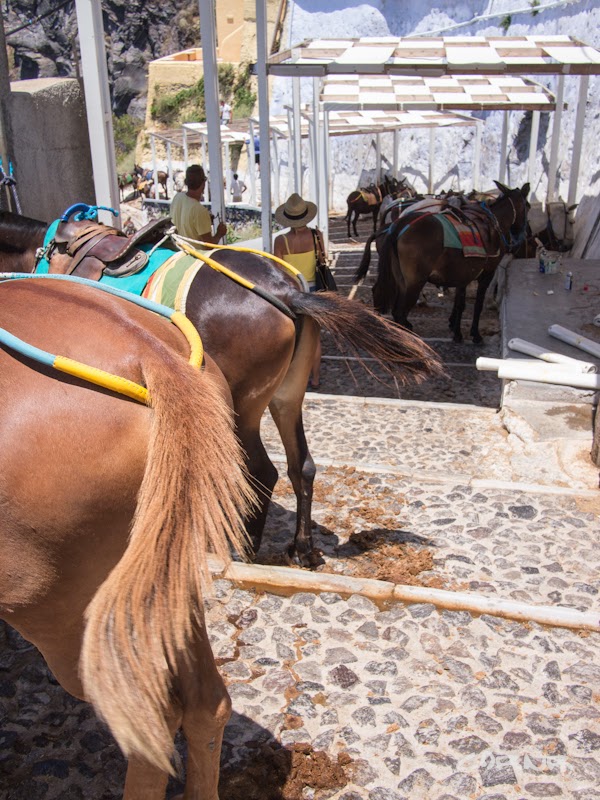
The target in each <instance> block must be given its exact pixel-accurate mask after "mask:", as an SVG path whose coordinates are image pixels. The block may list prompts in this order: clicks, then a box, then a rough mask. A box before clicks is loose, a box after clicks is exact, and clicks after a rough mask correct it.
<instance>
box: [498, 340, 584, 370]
mask: <svg viewBox="0 0 600 800" xmlns="http://www.w3.org/2000/svg"><path fill="white" fill-rule="evenodd" d="M508 346H509V348H510V349H511V350H516V351H517V353H525V355H528V356H535V358H540V359H541V360H542V361H548V362H549V363H551V364H569V365H570V366H572V367H573V369H578V370H579V371H580V372H598V368H597V366H596V365H595V364H591V363H590V362H589V361H580V360H579V359H578V358H571V356H563V354H562V353H553V352H551V351H549V350H545V349H544V348H543V347H540V346H539V345H537V344H533V343H532V342H527V341H526V340H525V339H511V340H510V341H509V343H508Z"/></svg>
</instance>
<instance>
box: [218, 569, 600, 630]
mask: <svg viewBox="0 0 600 800" xmlns="http://www.w3.org/2000/svg"><path fill="white" fill-rule="evenodd" d="M208 561H209V569H210V571H211V573H212V574H213V575H219V576H222V577H223V578H225V579H227V580H230V581H233V582H234V583H236V584H238V585H239V586H245V587H247V588H248V589H260V590H261V591H266V592H271V593H272V594H278V595H284V596H289V595H292V594H294V593H296V592H299V591H301V592H316V593H319V594H320V593H321V592H335V593H337V594H340V595H342V596H343V597H350V596H351V595H353V594H359V595H361V596H362V597H370V598H371V599H372V600H374V601H375V602H376V603H381V604H387V603H389V602H393V601H397V602H404V603H432V604H433V605H435V606H437V607H438V608H447V609H453V610H463V611H470V612H471V613H473V614H491V615H492V616H495V617H503V618H504V619H515V620H521V621H531V622H537V623H539V624H540V625H551V626H554V627H558V628H573V629H580V630H590V631H594V632H596V633H598V632H600V621H599V616H598V612H597V611H577V610H575V609H572V608H563V607H560V606H536V605H532V604H530V603H518V602H514V601H513V600H502V599H500V598H496V597H484V596H483V595H478V594H470V593H468V592H452V591H448V590H446V589H430V588H429V587H427V586H405V585H404V584H395V585H394V584H393V583H391V582H390V581H379V580H375V579H374V578H355V577H353V576H349V575H334V574H332V573H326V572H310V571H309V570H303V569H293V568H291V567H276V566H266V565H264V564H243V563H240V562H233V563H230V564H228V565H224V564H223V562H222V561H220V560H219V559H217V558H215V556H209V558H208Z"/></svg>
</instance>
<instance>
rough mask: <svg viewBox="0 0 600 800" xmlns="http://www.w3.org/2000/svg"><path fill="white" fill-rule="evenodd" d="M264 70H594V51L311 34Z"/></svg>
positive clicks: (542, 39)
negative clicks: (312, 37) (347, 37)
mask: <svg viewBox="0 0 600 800" xmlns="http://www.w3.org/2000/svg"><path fill="white" fill-rule="evenodd" d="M267 70H268V73H269V74H270V75H287V76H290V75H295V76H317V77H318V76H324V75H335V74H349V73H350V74H352V73H359V74H362V75H366V74H374V75H377V74H379V75H381V74H390V75H402V74H404V75H423V76H435V75H451V74H460V75H467V74H485V75H493V74H498V75H502V74H513V75H514V74H516V75H533V74H538V75H539V74H549V75H557V74H563V75H597V74H599V73H600V52H599V51H598V50H597V49H596V48H594V47H590V46H589V45H586V44H583V43H582V42H580V41H578V40H577V39H573V38H572V37H570V36H545V35H539V36H537V35H536V36H448V37H446V36H441V37H418V38H417V37H412V38H397V37H393V36H384V37H369V38H354V39H313V40H311V41H306V42H303V43H301V44H299V45H297V46H296V47H293V48H291V49H289V50H284V51H282V52H280V53H277V54H276V55H273V56H271V57H270V58H269V59H268V61H267Z"/></svg>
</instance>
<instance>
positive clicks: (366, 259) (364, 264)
mask: <svg viewBox="0 0 600 800" xmlns="http://www.w3.org/2000/svg"><path fill="white" fill-rule="evenodd" d="M385 233H387V228H382V229H381V230H378V231H375V233H372V234H371V235H370V236H369V238H368V239H367V242H366V244H365V249H364V252H363V257H362V259H361V262H360V264H359V265H358V269H357V270H356V272H355V273H354V281H353V282H354V283H358V282H359V281H361V280H362V279H363V278H365V277H366V275H367V272H368V271H369V265H370V263H371V244H372V243H373V240H374V239H377V238H378V237H379V236H383V235H384V234H385Z"/></svg>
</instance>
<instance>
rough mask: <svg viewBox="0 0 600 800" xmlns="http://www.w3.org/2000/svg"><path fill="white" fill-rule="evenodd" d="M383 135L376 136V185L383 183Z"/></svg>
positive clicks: (377, 134)
mask: <svg viewBox="0 0 600 800" xmlns="http://www.w3.org/2000/svg"><path fill="white" fill-rule="evenodd" d="M382 172H383V170H382V169H381V134H380V133H376V134H375V183H376V184H378V183H381V175H382Z"/></svg>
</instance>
